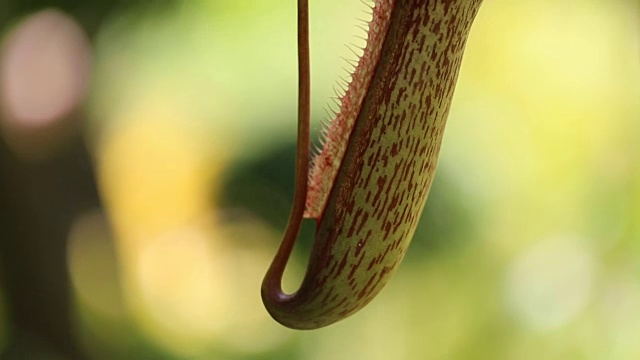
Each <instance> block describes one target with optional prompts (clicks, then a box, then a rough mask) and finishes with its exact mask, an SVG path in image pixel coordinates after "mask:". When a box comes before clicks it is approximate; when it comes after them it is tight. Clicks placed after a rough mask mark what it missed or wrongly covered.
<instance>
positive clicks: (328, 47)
mask: <svg viewBox="0 0 640 360" xmlns="http://www.w3.org/2000/svg"><path fill="white" fill-rule="evenodd" d="M155 4H156V5H154V6H141V7H134V8H126V9H125V8H123V9H122V10H116V11H113V12H112V13H110V15H109V16H108V17H107V18H106V20H105V21H104V22H102V23H101V24H100V26H99V27H98V28H97V29H96V30H95V33H94V35H93V37H92V38H91V43H92V45H93V48H92V51H93V55H92V56H93V60H92V63H93V69H92V72H91V74H92V77H91V83H90V91H89V95H88V97H87V98H86V100H85V102H84V106H83V107H82V109H83V110H82V111H83V113H84V114H85V115H84V116H83V117H82V118H83V120H82V121H83V126H82V134H81V136H83V137H84V139H85V140H86V142H87V144H88V148H89V151H90V153H91V156H92V159H93V163H94V166H95V170H96V179H97V184H98V186H99V190H100V193H101V195H102V199H103V202H104V208H102V209H100V208H96V209H94V210H91V211H88V212H86V213H83V214H80V215H79V216H78V217H77V218H76V219H74V223H73V226H72V227H71V229H70V231H69V234H68V244H67V246H68V250H67V253H68V266H69V270H70V276H71V281H72V291H73V294H74V295H73V299H74V301H73V313H74V322H75V324H76V331H77V339H78V341H80V343H81V344H82V347H83V348H84V349H85V351H86V353H87V354H89V355H88V356H90V357H91V358H92V359H318V360H320V359H327V360H329V359H367V360H369V359H517V360H527V359H531V360H533V359H562V360H565V359H592V360H601V359H616V360H622V359H630V360H631V359H639V358H640V4H639V3H638V2H637V1H636V0H629V1H623V0H609V1H604V0H600V1H598V0H565V1H553V0H542V1H541V0H538V1H512V0H485V3H484V4H483V6H482V8H481V10H480V13H479V15H478V17H477V19H476V23H475V25H474V26H473V29H472V32H471V35H470V38H469V41H468V44H467V50H466V54H465V58H464V62H463V66H462V70H461V72H460V77H459V82H458V86H457V89H456V94H455V97H454V101H453V105H452V108H451V113H450V116H449V120H448V127H447V130H446V133H445V139H444V142H443V145H442V152H441V157H440V162H439V166H438V172H437V175H436V179H435V182H434V185H433V188H432V191H431V195H430V197H429V200H428V201H427V205H426V206H427V207H426V210H425V212H424V216H423V219H422V221H421V224H420V227H419V229H418V231H417V232H416V235H415V237H414V239H413V242H412V245H411V247H410V248H409V252H408V255H407V256H406V258H405V261H404V262H403V264H402V266H401V267H400V269H399V270H398V272H397V273H396V275H395V276H394V277H393V279H392V281H391V282H390V283H389V285H388V286H387V287H386V288H385V290H384V291H382V293H381V294H380V295H379V296H378V297H377V298H376V299H375V300H374V301H373V302H372V303H371V304H370V305H369V306H368V307H366V308H365V309H364V310H362V311H360V312H359V313H357V314H356V315H354V316H352V317H350V318H348V319H346V320H344V321H342V322H340V323H337V324H335V325H332V326H330V327H327V328H324V329H320V330H317V331H305V332H300V331H293V330H289V329H286V328H283V327H282V326H280V325H279V324H277V323H276V322H275V321H273V320H272V319H271V318H270V317H269V316H268V314H267V312H266V311H265V310H264V308H263V306H262V303H261V301H260V296H259V287H260V282H261V279H262V276H263V275H264V272H265V270H266V267H267V266H268V263H269V261H270V258H271V256H272V255H273V254H274V252H275V249H276V246H277V244H278V241H279V237H280V234H281V232H282V230H283V227H284V225H285V224H286V218H287V215H288V206H289V203H290V201H291V195H292V189H291V186H292V176H293V159H294V158H293V156H294V147H293V146H294V142H295V129H296V124H295V116H296V98H297V95H296V86H297V77H296V74H297V68H296V66H297V65H296V47H295V41H296V24H295V17H296V8H295V1H276V0H260V1H257V0H242V1H231V0H228V1H223V0H182V1H176V2H173V3H171V4H170V5H169V4H167V5H166V6H164V5H163V2H162V1H160V2H155ZM52 5H55V2H53V1H52ZM366 9H367V7H366V6H365V5H363V4H362V3H361V2H360V1H359V0H331V1H329V0H322V1H313V0H312V1H311V22H312V24H311V37H312V39H311V49H312V50H311V52H312V54H311V56H312V60H311V61H312V83H313V94H312V98H313V101H312V102H313V105H312V106H313V118H314V122H315V124H317V125H314V126H315V128H316V129H317V128H319V127H320V125H319V121H320V120H321V119H323V118H324V117H325V110H324V108H325V107H326V106H325V104H327V103H329V100H328V99H329V97H331V96H333V91H334V90H333V87H334V86H335V85H336V84H338V78H339V77H340V76H344V77H346V76H347V75H346V74H345V73H344V70H343V67H345V66H347V64H346V62H345V61H344V60H342V59H341V57H349V58H354V56H353V54H351V52H350V51H349V50H348V49H347V48H346V47H345V46H344V44H349V43H354V44H356V45H358V44H362V40H360V39H358V38H357V37H354V35H362V33H361V30H359V29H358V28H357V27H356V26H355V25H357V24H359V23H360V21H359V20H357V19H359V18H360V19H365V20H368V19H369V16H368V15H367V14H366V12H365V10H366ZM0 11H2V6H0ZM28 16H29V14H24V16H23V17H19V18H16V19H14V20H13V21H12V22H11V23H10V24H2V25H3V26H2V27H0V31H3V32H4V33H5V34H6V33H8V32H10V31H11V30H12V28H13V27H14V26H19V24H20V21H23V20H24V19H27V18H28ZM27 147H28V146H27ZM23 148H24V146H23ZM15 151H18V152H19V151H22V150H20V149H17V148H16V150H15ZM50 151H52V152H53V151H55V149H52V150H50ZM307 250H308V245H307V246H306V247H304V246H303V247H302V249H299V251H297V252H296V255H297V256H296V258H295V259H294V261H293V264H291V267H290V270H291V271H290V273H289V274H288V275H289V276H288V279H287V280H288V282H287V289H289V290H290V291H291V290H294V289H295V287H296V281H297V280H299V279H300V277H301V275H302V272H303V271H304V266H305V261H306V260H305V256H306V252H305V251H307ZM33 251H38V249H33ZM1 294H2V287H1V285H0V295H1ZM0 299H1V297H0ZM1 304H2V301H1V300H0V329H3V330H0V344H3V343H5V342H6V341H5V340H3V339H5V338H6V337H7V336H9V335H8V334H10V333H11V326H10V325H9V324H8V323H7V322H6V321H3V318H6V317H7V311H8V310H7V309H6V308H5V307H3V306H2V305H1ZM3 334H4V335H3ZM2 346H3V345H0V348H1V347H2Z"/></svg>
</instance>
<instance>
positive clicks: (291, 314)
mask: <svg viewBox="0 0 640 360" xmlns="http://www.w3.org/2000/svg"><path fill="white" fill-rule="evenodd" d="M481 3H482V0H375V1H374V3H373V4H372V5H371V11H372V20H371V22H370V24H369V29H368V37H367V45H366V47H365V49H364V54H363V55H362V57H361V58H360V59H359V61H358V63H357V66H356V68H355V71H354V72H353V74H352V81H351V83H350V84H349V85H348V87H347V89H345V90H346V91H345V94H344V95H343V96H342V98H341V99H340V100H341V101H340V102H341V105H340V111H339V112H337V113H336V115H335V118H334V119H333V120H332V121H331V123H330V124H329V125H328V126H327V127H326V128H325V129H324V131H323V139H322V140H323V141H322V144H323V145H322V148H321V150H320V152H319V154H318V155H316V156H315V157H314V159H313V160H311V159H310V150H309V128H310V125H309V117H310V105H309V101H310V100H309V98H310V80H309V73H310V67H309V41H308V0H298V62H299V97H298V142H297V157H296V171H295V192H294V201H293V205H292V209H291V214H290V217H289V222H288V225H287V228H286V230H285V233H284V236H283V240H282V243H281V245H280V247H279V249H278V251H277V253H276V255H275V258H274V260H273V262H272V264H271V266H270V268H269V270H268V271H267V274H266V276H265V278H264V282H263V284H262V299H263V301H264V304H265V306H266V308H267V310H268V311H269V313H270V314H271V316H273V318H274V319H275V320H276V321H278V322H280V323H281V324H283V325H285V326H288V327H291V328H295V329H315V328H320V327H323V326H327V325H330V324H332V323H334V322H336V321H339V320H341V319H344V318H345V317H348V316H350V315H352V314H353V313H355V312H357V311H358V310H359V309H361V308H362V307H364V306H365V305H366V304H367V303H369V302H370V301H371V300H372V299H373V298H374V297H375V296H376V294H378V292H380V290H381V289H382V288H383V287H384V285H385V284H386V283H387V282H388V281H389V278H390V277H391V275H392V274H393V273H394V271H395V270H396V269H397V267H398V265H399V264H400V262H401V260H402V258H403V256H404V254H405V251H406V249H407V247H408V246H409V243H410V241H411V238H412V236H413V233H414V231H415V229H416V226H417V223H418V219H419V218H420V215H421V213H422V209H423V208H424V205H425V202H426V200H427V195H428V193H429V188H430V186H431V183H432V181H433V177H434V174H435V170H436V165H437V162H438V154H439V152H440V144H441V142H442V136H443V133H444V128H445V124H446V120H447V115H448V112H449V108H450V105H451V99H452V97H453V93H454V89H455V84H456V80H457V77H458V72H459V70H460V64H461V61H462V55H463V52H464V48H465V44H466V40H467V36H468V34H469V31H470V29H471V25H472V23H473V20H474V18H475V16H476V14H477V12H478V9H479V8H480V5H481ZM310 164H311V166H310ZM303 217H304V218H309V219H313V220H315V221H316V235H315V240H314V244H313V248H312V251H311V255H310V258H309V264H308V267H307V270H306V274H305V276H304V279H303V281H302V284H301V285H300V288H299V289H298V290H297V291H296V292H295V293H293V294H286V293H284V292H283V290H282V286H281V282H282V276H283V273H284V270H285V267H286V264H287V261H288V259H289V256H290V254H291V251H292V249H293V246H294V243H295V241H296V237H297V235H298V232H299V229H300V225H301V223H302V219H303Z"/></svg>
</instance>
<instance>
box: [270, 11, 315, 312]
mask: <svg viewBox="0 0 640 360" xmlns="http://www.w3.org/2000/svg"><path fill="white" fill-rule="evenodd" d="M309 74H310V66H309V0H298V142H297V145H296V165H295V166H296V168H295V184H294V187H295V188H294V195H293V206H292V208H291V213H290V214H289V221H288V223H287V228H286V229H285V232H284V235H283V238H282V242H281V243H280V247H279V248H278V251H277V253H276V256H275V257H274V259H273V262H272V263H271V266H270V267H269V270H268V271H267V274H266V276H265V278H264V281H263V283H262V298H263V300H265V301H266V302H271V301H276V302H284V301H287V300H289V299H291V298H292V297H293V294H292V295H289V294H285V293H284V292H283V291H282V276H283V274H284V270H285V268H286V266H287V262H288V260H289V257H290V255H291V251H292V250H293V246H294V244H295V242H296V239H297V237H298V232H299V231H300V226H301V224H302V218H303V214H304V210H305V202H306V198H307V181H308V175H309V128H310V125H309V122H310V107H311V106H310V96H311V95H310V94H311V90H310V88H311V85H310V83H311V81H310V75H309Z"/></svg>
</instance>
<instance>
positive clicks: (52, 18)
mask: <svg viewBox="0 0 640 360" xmlns="http://www.w3.org/2000/svg"><path fill="white" fill-rule="evenodd" d="M90 70H91V47H90V44H89V40H88V39H87V37H86V35H85V33H84V31H83V30H82V28H81V27H80V26H79V25H78V24H77V23H76V22H75V21H74V19H72V18H71V17H70V16H68V15H66V14H64V13H62V12H60V11H58V10H53V9H49V10H44V11H41V12H38V13H36V14H34V15H31V16H29V17H28V18H27V19H26V20H24V21H23V22H22V23H20V24H18V25H17V26H16V28H15V29H14V30H13V31H12V32H11V33H10V34H9V35H8V37H7V39H6V42H5V45H4V47H3V49H2V52H1V53H0V99H1V100H2V103H3V107H4V111H5V116H6V117H7V119H6V120H7V121H9V123H8V124H7V125H10V126H19V127H27V128H34V127H46V126H47V125H49V123H51V122H55V121H56V120H59V119H62V118H63V117H64V116H66V115H68V114H70V113H71V112H72V111H73V110H74V109H75V108H76V107H77V106H78V105H79V104H80V103H81V102H82V100H83V99H84V96H85V94H86V91H87V87H88V82H89V81H88V79H89V72H90Z"/></svg>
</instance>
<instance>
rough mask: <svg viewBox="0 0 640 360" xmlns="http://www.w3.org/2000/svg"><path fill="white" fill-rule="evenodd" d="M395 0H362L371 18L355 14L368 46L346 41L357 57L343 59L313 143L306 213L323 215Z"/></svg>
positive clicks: (378, 53) (358, 27) (313, 215)
mask: <svg viewBox="0 0 640 360" xmlns="http://www.w3.org/2000/svg"><path fill="white" fill-rule="evenodd" d="M395 1H396V0H361V1H360V2H361V3H362V4H364V5H365V7H366V9H364V10H363V13H364V14H365V15H366V16H367V17H370V18H371V20H370V21H369V20H365V19H362V18H356V20H357V21H358V23H356V25H355V26H356V28H357V29H358V30H362V31H364V33H365V36H364V37H363V36H361V35H355V36H354V37H355V38H356V39H360V40H364V41H365V43H366V46H365V47H362V46H359V45H356V44H354V43H352V44H346V45H345V47H346V48H347V49H349V51H350V52H352V53H353V54H354V55H355V56H356V58H357V60H349V59H346V58H342V59H343V60H344V64H345V65H344V66H343V67H342V69H343V70H344V71H345V73H346V78H345V77H344V76H338V80H337V81H336V85H335V86H334V88H333V90H334V93H335V95H336V96H335V97H331V98H330V100H331V101H329V102H327V104H326V105H325V107H324V109H325V112H326V113H327V117H326V118H325V119H323V121H322V125H321V129H320V138H319V140H318V142H317V143H316V144H314V146H313V147H312V153H313V154H314V156H313V160H312V163H311V173H310V174H311V175H310V177H309V192H308V194H307V203H306V211H305V217H307V218H314V219H320V217H321V215H322V212H323V211H324V207H325V204H326V202H327V198H328V196H329V193H330V192H331V188H332V187H333V182H334V179H335V177H336V176H337V173H338V169H339V167H340V163H341V162H342V158H343V156H344V153H345V151H346V147H347V142H348V140H349V137H350V135H351V131H352V129H353V125H354V123H355V120H356V117H357V116H358V113H359V112H360V108H361V106H362V103H363V101H364V98H365V96H366V92H367V90H368V88H369V85H370V83H371V78H372V76H373V71H374V70H375V67H376V66H377V63H378V59H379V57H380V52H381V50H382V43H383V42H384V37H385V36H386V31H387V27H388V22H389V18H390V14H391V8H392V7H393V5H394V3H395Z"/></svg>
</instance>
